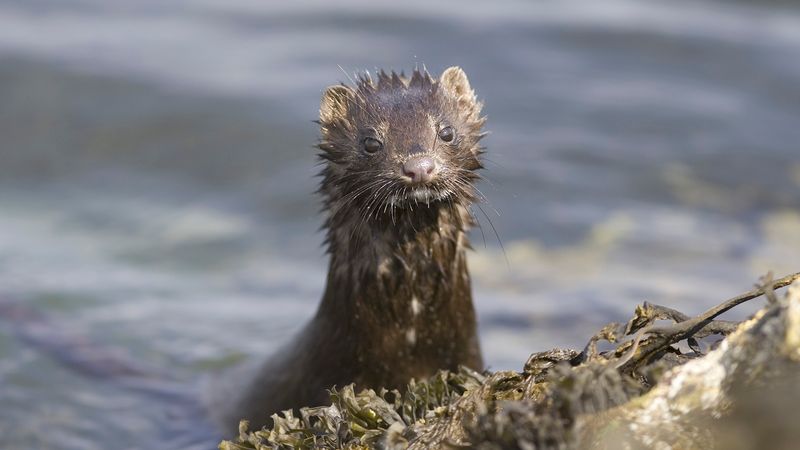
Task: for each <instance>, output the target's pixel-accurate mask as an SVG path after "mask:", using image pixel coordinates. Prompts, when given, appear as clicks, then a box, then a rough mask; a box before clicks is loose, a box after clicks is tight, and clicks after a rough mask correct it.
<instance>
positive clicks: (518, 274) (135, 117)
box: [0, 0, 800, 449]
mask: <svg viewBox="0 0 800 450" xmlns="http://www.w3.org/2000/svg"><path fill="white" fill-rule="evenodd" d="M798 54H800V10H798V9H795V7H792V6H791V4H790V3H789V2H785V3H784V2H770V3H756V2H752V3H750V2H738V3H732V2H719V3H715V2H700V1H686V2H666V1H660V2H658V1H633V0H632V1H624V0H606V1H604V2H591V1H560V2H541V3H531V2H521V1H520V2H508V3H502V4H492V5H491V6H489V5H488V4H484V3H474V4H473V3H469V2H438V3H436V4H435V5H431V4H428V2H422V1H411V2H402V3H400V2H395V3H394V4H389V5H377V4H375V3H374V2H358V1H350V2H335V3H329V2H317V3H314V2H303V3H292V4H291V5H290V4H288V3H286V2H283V3H274V4H273V3H266V2H259V1H253V0H234V1H221V0H197V1H177V2H169V3H166V2H160V1H155V0H148V1H141V0H137V1H133V0H128V1H123V0H115V1H106V0H82V1H73V2H70V4H69V5H67V4H66V3H64V2H60V1H56V0H35V1H31V0H24V1H23V0H16V1H2V2H0V99H2V101H0V305H2V306H0V314H1V315H0V404H2V405H3V408H1V409H0V447H2V448H65V449H95V448H96V449H102V448H190V443H194V444H197V445H198V447H197V448H212V447H214V446H215V444H216V442H217V439H218V438H219V435H218V434H216V432H215V431H214V430H213V428H212V426H211V425H209V424H208V423H207V422H205V421H204V420H205V419H204V417H205V415H204V413H203V412H202V411H201V410H200V409H199V406H198V404H195V403H193V402H191V401H187V400H186V399H187V398H191V396H196V397H198V398H199V397H201V396H202V395H203V394H204V391H205V390H206V388H205V387H204V386H206V385H205V384H203V382H202V380H203V379H205V378H207V377H208V376H209V375H210V374H213V373H216V372H218V371H219V370H221V369H225V368H228V367H232V366H235V365H238V364H240V363H244V362H247V361H257V360H259V359H261V358H263V357H264V355H266V354H268V353H270V352H271V351H273V350H274V349H275V348H276V347H277V346H278V345H280V343H281V342H283V341H284V340H285V339H287V338H288V336H290V335H291V333H292V332H293V331H294V330H296V329H297V328H298V327H299V326H300V325H302V323H303V322H304V320H306V319H307V318H308V317H310V315H311V314H312V312H313V310H314V307H315V305H316V302H317V301H318V299H319V296H320V293H321V290H322V287H323V283H324V276H325V269H326V261H325V258H324V255H323V251H322V248H321V246H320V243H321V240H322V236H321V235H320V233H319V232H318V231H317V228H318V226H319V224H320V218H319V216H318V214H317V209H318V208H319V203H318V199H317V198H316V197H315V196H314V194H313V191H314V189H315V183H316V180H315V178H314V175H315V173H316V171H317V170H318V168H317V167H316V166H315V164H316V160H315V157H314V153H315V152H314V149H313V148H312V146H313V144H314V142H315V139H316V133H317V131H316V128H315V125H314V124H313V123H312V122H311V121H312V120H313V119H314V118H315V115H316V111H317V108H318V101H319V100H318V99H319V95H320V93H321V92H322V89H323V88H324V87H325V86H327V85H329V84H334V83H336V82H339V81H343V80H346V78H347V73H352V72H354V71H359V70H364V69H367V70H373V69H374V68H376V67H380V68H396V69H406V70H407V69H409V68H412V67H414V66H415V65H417V64H425V65H426V66H427V67H428V68H429V69H430V70H431V71H432V72H435V73H438V72H440V71H441V70H442V69H444V68H445V67H447V66H450V65H460V66H462V67H463V68H464V69H465V70H466V72H467V73H468V74H469V76H470V80H471V82H472V85H473V87H474V88H475V89H476V90H477V92H478V95H479V96H480V97H481V98H482V99H483V100H484V101H485V103H486V107H485V111H486V113H487V114H488V116H489V122H488V125H487V127H488V128H489V129H490V130H491V131H492V135H491V136H490V137H489V138H487V139H486V142H487V145H488V146H489V154H488V158H489V162H488V170H487V171H486V173H485V175H486V178H487V179H488V181H487V182H485V183H484V184H482V185H481V186H480V188H481V190H482V191H483V193H484V194H485V195H486V196H487V197H488V198H489V203H488V204H485V205H483V209H484V211H485V212H486V216H488V218H490V219H491V222H492V224H493V227H494V228H495V229H496V231H497V235H499V240H498V238H497V237H496V236H495V232H494V231H493V229H492V226H491V225H490V224H489V222H488V220H487V219H486V218H485V217H481V219H482V220H481V221H482V223H483V226H482V231H476V232H475V233H473V236H472V239H473V243H474V244H475V248H476V250H475V252H473V254H472V255H471V260H470V263H471V266H472V273H473V277H474V280H475V297H476V302H477V308H478V310H479V315H480V321H481V322H480V327H481V338H482V344H483V347H484V351H485V353H486V357H487V361H488V363H489V364H490V365H491V367H492V368H498V369H499V368H519V366H520V365H521V364H522V362H523V361H524V359H525V357H526V356H527V355H528V353H530V352H531V351H534V350H543V349H547V348H549V347H553V346H581V345H583V343H584V342H585V340H586V339H587V338H588V337H589V336H590V335H591V334H592V333H593V332H594V331H595V329H596V328H598V327H600V326H602V325H603V324H604V323H606V322H608V321H612V320H623V319H625V318H626V317H627V316H628V314H629V313H630V311H632V309H633V308H634V306H635V305H636V304H637V303H639V302H641V301H643V300H649V301H653V302H658V303H665V304H669V305H671V306H674V307H676V308H678V309H681V310H683V311H685V312H688V313H696V312H700V311H701V310H703V309H705V308H707V307H709V306H711V305H712V304H715V303H717V302H719V301H720V300H722V299H724V298H726V297H728V296H731V295H734V294H736V293H738V292H739V291H743V290H746V289H748V288H749V286H750V284H751V283H752V282H753V281H755V280H756V279H757V277H758V276H759V275H761V274H763V273H764V272H766V271H767V270H773V271H775V272H776V274H779V275H782V274H785V273H788V272H792V271H797V270H800V256H798V255H800V212H799V211H800V147H799V146H800V126H798V124H800V89H798V86H800V58H798V57H797V55H798ZM339 66H341V68H342V69H340V68H339ZM499 241H502V243H503V245H504V247H505V254H504V253H503V251H502V250H501V248H500V245H499ZM506 261H507V262H506ZM15 305H16V306H15ZM740 314H742V313H740ZM95 345H96V346H97V347H95ZM82 346H85V347H86V348H87V349H88V350H87V352H88V354H89V355H92V358H97V359H99V360H100V361H101V362H102V361H116V360H125V361H136V362H137V364H141V367H143V370H144V371H145V372H147V373H150V371H151V370H152V372H153V373H159V374H160V375H159V377H158V378H155V379H153V380H149V381H147V382H142V381H138V382H137V381H134V379H135V377H134V379H131V378H125V377H124V375H125V374H124V373H122V374H120V376H118V377H111V378H106V377H102V376H100V377H98V376H97V374H93V373H92V372H91V370H89V369H91V367H93V366H92V363H91V361H89V362H87V361H83V362H81V363H79V364H77V366H78V367H81V366H82V367H85V368H87V370H85V371H84V372H80V371H76V370H75V367H76V364H74V363H71V362H70V361H69V360H68V359H69V357H71V356H70V355H71V353H72V351H71V350H68V349H70V348H72V349H74V348H76V347H78V348H81V347H82ZM95 348H97V349H102V351H100V350H95ZM106 351H107V352H108V354H106V353H105V352H106ZM103 358H106V359H103ZM90 359H91V358H90ZM73 362H74V361H73ZM65 363H66V364H65ZM192 428H194V430H195V431H189V430H190V429H192ZM198 429H199V430H201V431H197V430H198Z"/></svg>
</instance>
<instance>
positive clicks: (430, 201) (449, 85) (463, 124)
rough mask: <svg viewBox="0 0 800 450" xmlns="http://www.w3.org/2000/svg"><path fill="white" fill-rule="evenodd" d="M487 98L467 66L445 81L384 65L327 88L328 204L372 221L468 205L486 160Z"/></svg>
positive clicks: (323, 112) (323, 115)
mask: <svg viewBox="0 0 800 450" xmlns="http://www.w3.org/2000/svg"><path fill="white" fill-rule="evenodd" d="M480 112H481V104H480V102H478V101H477V99H476V98H475V93H474V92H473V90H472V88H471V87H470V85H469V81H468V80H467V76H466V74H464V71H463V70H461V68H459V67H451V68H449V69H447V70H445V71H444V73H442V75H441V77H439V79H438V80H436V79H432V78H431V76H430V75H429V74H428V73H427V72H426V71H424V70H423V71H419V70H415V71H414V72H413V74H412V76H411V78H410V79H407V78H405V77H403V76H402V75H398V74H396V73H394V72H392V73H391V74H387V73H385V72H383V71H381V72H380V73H379V74H378V76H377V81H373V80H372V78H371V77H369V75H366V76H363V77H361V78H360V79H359V81H358V83H357V86H355V87H349V86H345V85H338V86H331V87H329V88H328V89H326V90H325V93H324V94H323V95H322V102H321V105H320V126H321V129H322V138H321V142H320V144H319V148H320V149H321V150H322V153H321V155H320V156H321V157H322V158H323V159H324V160H325V164H326V165H325V168H324V170H323V177H324V178H323V181H322V187H321V191H322V193H323V194H324V195H325V196H326V202H327V206H328V207H329V208H333V209H338V210H343V209H344V210H347V211H348V212H349V213H350V214H356V215H360V216H361V217H362V218H364V219H365V220H369V219H372V218H379V217H381V216H389V215H393V216H394V215H397V214H403V213H412V212H413V211H420V210H425V209H430V208H439V207H442V206H448V205H449V206H452V205H454V204H462V205H466V204H468V203H470V202H472V201H473V200H474V188H473V185H472V184H473V182H474V181H475V179H476V178H477V177H478V176H477V175H476V173H475V171H476V170H478V169H480V168H481V167H482V165H481V161H480V155H481V153H482V149H481V147H480V146H479V144H478V142H479V141H480V139H481V138H482V137H483V135H484V133H482V132H481V127H482V125H483V123H484V120H485V119H484V118H483V117H481V115H480Z"/></svg>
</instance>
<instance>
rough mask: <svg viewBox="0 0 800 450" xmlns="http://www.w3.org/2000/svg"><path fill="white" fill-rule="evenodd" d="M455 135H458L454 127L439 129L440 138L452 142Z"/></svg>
mask: <svg viewBox="0 0 800 450" xmlns="http://www.w3.org/2000/svg"><path fill="white" fill-rule="evenodd" d="M454 137H456V132H455V130H453V127H444V128H442V129H441V130H439V139H441V140H443V141H444V142H450V141H452V140H453V138H454Z"/></svg>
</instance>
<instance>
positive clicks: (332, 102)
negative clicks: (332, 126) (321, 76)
mask: <svg viewBox="0 0 800 450" xmlns="http://www.w3.org/2000/svg"><path fill="white" fill-rule="evenodd" d="M354 96H355V93H354V92H353V90H352V89H351V88H349V87H347V86H344V85H341V84H340V85H336V86H330V87H328V88H327V89H325V92H324V93H323V94H322V101H321V102H320V104H319V121H320V122H322V123H331V122H334V121H336V120H337V119H344V118H345V117H347V111H348V110H349V108H350V105H351V100H352V99H353V97H354Z"/></svg>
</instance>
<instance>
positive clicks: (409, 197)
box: [387, 186, 454, 206]
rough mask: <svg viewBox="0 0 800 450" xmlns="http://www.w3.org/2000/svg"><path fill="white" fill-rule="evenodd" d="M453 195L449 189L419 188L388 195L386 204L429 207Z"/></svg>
mask: <svg viewBox="0 0 800 450" xmlns="http://www.w3.org/2000/svg"><path fill="white" fill-rule="evenodd" d="M453 194H454V193H453V192H452V191H451V190H449V189H439V188H433V187H428V186H419V187H415V188H412V189H403V190H401V191H400V192H397V193H394V194H392V195H390V196H389V198H388V199H387V203H388V204H389V205H391V206H402V205H412V206H415V205H430V204H432V203H436V202H440V201H446V200H448V199H449V198H451V197H453Z"/></svg>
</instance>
